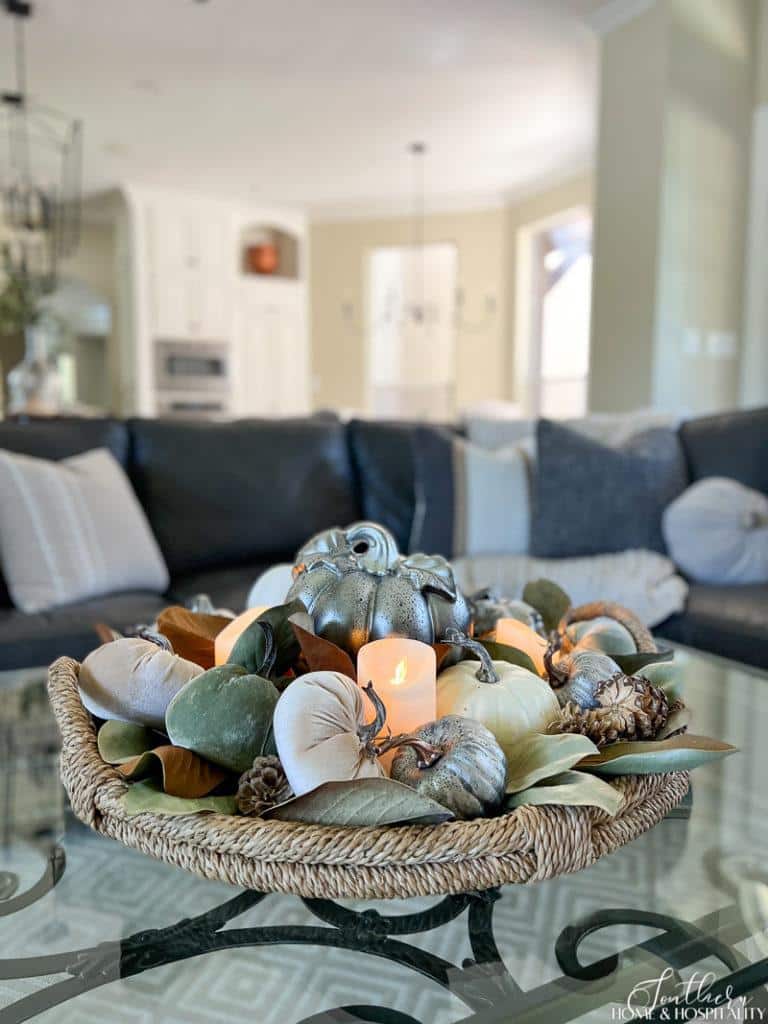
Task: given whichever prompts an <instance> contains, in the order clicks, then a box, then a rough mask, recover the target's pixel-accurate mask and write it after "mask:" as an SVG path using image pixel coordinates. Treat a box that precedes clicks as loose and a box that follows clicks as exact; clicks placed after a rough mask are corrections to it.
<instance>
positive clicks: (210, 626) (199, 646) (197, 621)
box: [157, 605, 232, 668]
mask: <svg viewBox="0 0 768 1024" xmlns="http://www.w3.org/2000/svg"><path fill="white" fill-rule="evenodd" d="M231 621H232V620H231V619H228V618H226V616H224V615H206V614H203V613H201V612H191V611H190V610H189V609H188V608H182V606H181V605H172V606H171V607H170V608H164V609H163V611H161V612H160V614H159V615H158V617H157V628H158V631H159V632H160V633H162V634H163V636H165V637H167V638H168V639H169V640H170V642H171V646H172V647H173V650H174V651H175V653H176V654H179V655H181V657H182V658H186V659H187V661H193V662H194V663H195V664H196V665H201V666H202V667H203V668H213V666H214V664H215V663H216V661H215V657H214V640H215V639H216V636H217V635H218V634H219V633H220V632H221V631H222V629H224V627H225V626H228V625H229V623H230V622H231Z"/></svg>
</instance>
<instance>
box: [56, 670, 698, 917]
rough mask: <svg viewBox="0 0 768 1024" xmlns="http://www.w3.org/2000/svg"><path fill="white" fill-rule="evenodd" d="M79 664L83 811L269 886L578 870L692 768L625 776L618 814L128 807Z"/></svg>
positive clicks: (197, 861)
mask: <svg viewBox="0 0 768 1024" xmlns="http://www.w3.org/2000/svg"><path fill="white" fill-rule="evenodd" d="M78 670H79V665H78V663H77V662H76V661H72V660H71V659H70V658H59V660H58V661H56V662H54V664H53V665H52V666H51V668H50V671H49V674H48V691H49V694H50V698H51V704H52V706H53V712H54V715H55V716H56V720H57V722H58V726H59V729H60V731H61V736H62V750H61V776H62V780H63V782H64V786H65V788H66V790H67V793H68V794H69V798H70V801H71V803H72V807H73V809H74V812H75V814H76V815H77V816H78V818H80V820H81V821H84V822H85V823H86V824H87V825H90V826H91V828H93V829H95V830H96V831H97V832H100V833H101V834H102V835H105V836H109V837H110V838H112V839H117V840H119V842H121V843H124V844H125V845H126V846H131V847H133V848H134V849H136V850H141V852H142V853H146V854H149V855H150V856H151V857H157V858H159V859H160V860H163V861H165V862H166V863H168V864H175V865H176V866H177V867H180V868H185V869H186V870H187V871H192V872H194V873H195V874H197V875H201V876H202V877H203V878H210V879H216V880H219V881H223V882H229V883H230V884H231V885H236V886H241V887H243V888H246V889H256V890H258V891H261V892H269V891H276V892H286V893H294V894H296V895H298V896H310V897H328V898H337V899H338V898H342V897H353V898H359V899H373V898H393V897H407V896H426V895H440V894H445V893H458V892H467V891H473V890H480V889H488V888H490V887H491V886H495V885H502V884H505V883H508V882H538V881H541V880H542V879H545V878H552V877H554V876H555V875H561V874H566V873H568V872H571V871H579V870H580V869H581V868H585V867H587V866H588V865H590V864H592V863H594V862H595V861H596V860H597V859H598V858H599V857H602V856H603V854H606V853H610V852H611V851H612V850H615V849H617V848H618V847H619V846H623V845H624V843H628V842H630V841H631V840H632V839H635V838H636V837H637V836H639V835H640V834H641V833H642V832H645V831H646V830H647V829H649V828H652V827H653V826H654V825H655V824H657V822H659V821H661V819H662V818H663V817H664V815H665V814H666V813H667V812H668V811H669V810H670V809H671V808H672V807H674V806H675V804H677V803H679V802H680V801H681V800H682V799H683V797H684V796H685V794H686V792H687V791H688V775H687V774H686V773H685V772H673V773H670V774H667V775H643V776H639V775H638V776H624V777H621V778H617V779H616V780H615V782H613V783H612V784H613V785H615V786H616V788H617V789H619V790H620V792H621V793H622V795H623V797H624V803H623V805H622V808H621V810H620V811H619V813H618V814H617V815H616V817H614V818H611V817H609V816H608V815H607V814H606V813H605V812H604V811H601V810H599V809H598V808H594V807H520V808H518V809H517V810H515V811H513V812H512V813H511V814H506V815H504V816H503V817H499V818H482V819H477V820H475V821H460V822H446V823H444V824H442V825H403V826H396V827H392V826H390V827H386V828H377V827H368V828H337V827H329V826H320V825H305V824H301V823H297V822H280V821H264V820H262V819H261V818H244V817H236V816H231V815H226V814H194V815H189V816H178V817H173V816H168V815H159V814H150V813H143V814H137V815H134V816H133V817H128V816H126V814H125V811H124V810H123V806H122V802H121V798H122V796H123V794H124V793H125V792H126V789H127V788H128V784H127V783H126V782H125V780H124V779H123V778H122V776H121V775H120V774H119V773H118V772H117V771H116V770H115V769H114V768H113V767H112V766H111V765H108V764H106V763H105V762H104V761H102V759H101V757H100V755H99V752H98V748H97V746H96V729H95V727H94V723H93V720H92V719H91V716H90V714H89V713H88V712H87V711H86V710H85V708H84V707H83V705H82V702H81V700H80V694H79V691H78V687H77V676H78Z"/></svg>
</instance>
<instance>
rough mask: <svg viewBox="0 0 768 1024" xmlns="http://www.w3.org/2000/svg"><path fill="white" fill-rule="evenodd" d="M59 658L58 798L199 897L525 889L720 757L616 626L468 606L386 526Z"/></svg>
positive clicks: (544, 589)
mask: <svg viewBox="0 0 768 1024" xmlns="http://www.w3.org/2000/svg"><path fill="white" fill-rule="evenodd" d="M104 639H105V641H106V642H105V643H103V644H102V645H101V646H100V647H98V648H97V649H96V650H94V651H93V652H92V653H91V654H90V655H89V656H88V657H87V658H86V659H85V661H84V662H83V663H82V665H79V664H78V663H77V662H75V661H72V660H71V659H69V658H61V659H59V660H58V661H57V662H55V663H54V665H52V667H51V669H50V672H49V693H50V698H51V703H52V706H53V710H54V714H55V716H56V719H57V721H58V724H59V728H60V730H61V734H62V740H63V742H62V754H61V767H62V778H63V781H64V785H65V787H66V789H67V791H68V793H69V796H70V800H71V803H72V806H73V809H74V811H75V813H76V814H77V816H78V817H79V818H80V819H81V820H82V821H84V822H86V823H87V824H88V825H90V826H91V827H92V828H94V829H95V830H96V831H98V832H101V833H102V834H104V835H107V836H110V837H112V838H114V839H117V840H118V841H120V842H122V843H125V844H126V845H128V846H132V847H134V848H136V849H139V850H141V851H142V852H144V853H146V854H149V855H151V856H154V857H158V858H160V859H162V860H164V861H166V862H168V863H171V864H175V865H177V866H179V867H183V868H185V869H187V870H190V871H194V872H196V873H197V874H199V875H202V876H203V877H206V878H212V879H220V880H223V881H226V882H229V883H231V884H233V885H238V886H243V887H246V888H252V889H258V890H261V891H270V890H276V891H281V892H290V893H295V894H298V895H301V896H309V897H331V898H341V897H356V898H384V897H407V896H414V895H428V894H441V893H456V892H462V891H467V890H477V889H485V888H488V887H490V886H495V885H500V884H503V883H508V882H528V881H539V880H541V879H545V878H550V877H553V876H555V875H558V874H562V873H566V872H570V871H577V870H580V869H581V868H584V867H587V866H588V865H589V864H591V863H593V862H594V861H595V860H597V859H598V858H599V857H601V856H602V855H603V854H605V853H609V852H611V851H612V850H614V849H616V848H617V847H619V846H621V845H623V844H624V843H626V842H629V841H630V840H632V839H634V838H635V837H636V836H638V835H639V834H640V833H642V832H643V831H645V830H646V829H648V828H651V827H652V826H653V825H655V824H656V823H657V822H658V821H660V820H661V818H663V817H664V815H665V814H666V813H667V812H668V811H669V810H670V809H671V808H672V807H674V806H675V804H677V803H678V802H679V801H680V800H682V798H683V797H684V795H685V793H686V792H687V790H688V771H689V770H690V769H692V768H694V767H695V766H696V765H698V764H701V763H703V762H705V761H709V760H712V759H716V758H720V757H723V756H725V755H726V754H729V753H731V752H732V751H733V750H734V748H733V747H731V746H729V745H728V744H725V743H722V742H720V741H718V740H714V739H708V738H706V737H700V736H695V735H692V734H691V733H689V732H688V723H689V718H690V714H689V711H688V709H687V708H686V707H685V705H684V703H683V700H682V696H681V694H680V692H679V678H678V674H677V672H676V667H675V665H674V663H673V662H672V660H671V653H670V652H664V651H659V650H658V649H657V646H656V644H655V642H654V640H653V637H652V636H651V635H650V633H649V632H648V630H647V629H646V628H645V627H644V626H643V625H642V623H640V622H639V620H638V619H637V618H636V617H635V616H634V615H633V614H632V613H631V612H630V611H628V610H627V609H625V608H622V607H620V606H618V605H615V604H611V603H606V602H595V603H593V604H590V605H583V606H581V607H579V608H574V607H572V606H571V602H570V600H569V599H568V597H567V595H566V594H564V593H563V591H562V590H561V589H560V588H559V587H557V586H556V585H555V584H554V583H551V582H548V581H544V580H539V581H536V582H534V583H531V584H529V585H528V586H527V587H526V589H525V592H524V594H523V599H522V600H507V599H499V598H497V597H495V596H493V595H489V594H487V593H484V594H478V595H474V596H473V597H472V598H467V597H465V596H464V595H463V594H462V593H461V592H460V590H459V589H458V588H457V586H456V584H455V581H454V577H453V571H452V569H451V566H450V564H449V563H448V562H446V561H445V560H444V559H442V558H440V557H438V556H425V555H412V556H409V557H403V556H401V555H399V554H398V552H397V549H396V546H395V543H394V540H393V539H392V537H391V536H390V535H389V533H388V532H387V531H386V530H385V529H383V528H382V527H380V526H378V525H376V524H373V523H357V524H354V525H353V526H351V527H349V528H348V529H347V530H339V529H336V530H330V531H327V532H326V533H323V534H320V535H318V536H316V537H313V538H312V539H311V540H310V541H309V542H308V543H307V544H306V545H305V546H304V548H303V549H302V550H301V551H300V552H299V554H298V556H297V562H296V565H295V567H294V570H293V585H292V587H291V589H290V592H289V594H288V595H287V598H286V602H285V603H284V604H282V605H280V606H278V607H273V608H266V609H251V610H250V611H248V612H246V613H244V614H243V615H241V616H238V617H236V618H232V617H231V616H225V615H222V614H219V613H215V612H213V610H210V611H209V612H206V613H201V612H191V611H188V610H186V609H184V608H179V607H172V608H168V609H166V610H165V611H164V612H163V613H162V614H161V615H160V616H159V617H158V620H157V623H155V625H154V626H153V629H152V630H151V631H147V630H144V631H141V632H140V633H138V634H137V635H135V636H130V637H120V636H116V635H114V634H111V635H109V636H105V637H104Z"/></svg>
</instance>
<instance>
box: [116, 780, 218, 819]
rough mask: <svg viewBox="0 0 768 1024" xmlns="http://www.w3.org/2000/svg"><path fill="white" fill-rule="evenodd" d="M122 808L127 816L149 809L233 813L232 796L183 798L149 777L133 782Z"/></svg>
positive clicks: (153, 810) (183, 812) (157, 812)
mask: <svg viewBox="0 0 768 1024" xmlns="http://www.w3.org/2000/svg"><path fill="white" fill-rule="evenodd" d="M123 808H124V809H125V813H126V814H127V815H129V816H132V815H134V814H142V813H144V811H150V812H151V813H152V814H199V813H200V812H201V811H207V812H213V813H217V814H235V813H236V811H237V805H236V803H235V798H234V796H202V797H196V798H195V799H190V800H185V799H183V798H182V797H178V796H170V795H169V794H168V793H164V792H163V791H162V790H161V789H160V788H159V786H158V785H157V783H156V782H153V781H150V780H149V779H147V780H145V781H144V782H134V783H132V784H131V785H130V786H129V787H128V792H127V793H126V794H125V795H124V796H123Z"/></svg>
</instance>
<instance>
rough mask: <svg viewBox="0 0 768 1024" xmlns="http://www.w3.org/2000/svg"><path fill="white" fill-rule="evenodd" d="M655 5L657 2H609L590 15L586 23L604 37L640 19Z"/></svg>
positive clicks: (651, 0) (612, 0)
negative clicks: (629, 22)
mask: <svg viewBox="0 0 768 1024" xmlns="http://www.w3.org/2000/svg"><path fill="white" fill-rule="evenodd" d="M655 5H656V0H609V2H608V3H607V4H603V6H602V7H598V8H597V10H595V11H592V13H591V14H588V15H587V17H586V22H587V24H588V25H589V26H590V28H592V29H594V31H595V32H597V34H598V35H601V36H604V35H607V34H608V33H609V32H613V31H614V29H617V28H620V27H621V26H622V25H626V23H627V22H628V21H634V19H635V18H639V17H640V15H641V14H645V12H646V11H649V10H650V9H651V8H652V7H654V6H655Z"/></svg>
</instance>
